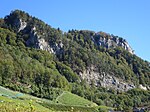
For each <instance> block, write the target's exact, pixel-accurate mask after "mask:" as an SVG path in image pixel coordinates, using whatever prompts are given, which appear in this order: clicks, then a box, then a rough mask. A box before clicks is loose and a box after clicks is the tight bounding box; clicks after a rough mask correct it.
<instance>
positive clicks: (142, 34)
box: [0, 0, 150, 62]
mask: <svg viewBox="0 0 150 112" xmlns="http://www.w3.org/2000/svg"><path fill="white" fill-rule="evenodd" d="M15 9H19V10H23V11H25V12H27V13H29V14H30V15H32V16H35V17H37V18H39V19H41V20H43V21H44V22H46V23H47V24H49V25H51V26H52V27H54V28H58V27H59V28H60V29H61V30H62V31H64V32H66V31H68V30H69V29H77V30H92V31H95V32H98V31H104V32H107V33H110V34H114V35H117V36H120V37H122V38H124V39H126V40H127V41H128V43H129V44H130V46H131V47H132V48H133V50H134V51H135V54H136V55H137V56H139V57H141V58H142V59H144V60H147V61H149V62H150V38H149V34H150V0H2V1H1V3H0V17H1V18H2V17H4V16H6V15H8V14H10V12H11V11H12V10H15Z"/></svg>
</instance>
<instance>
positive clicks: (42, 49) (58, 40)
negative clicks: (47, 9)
mask: <svg viewBox="0 0 150 112" xmlns="http://www.w3.org/2000/svg"><path fill="white" fill-rule="evenodd" d="M0 27H1V28H0V42H1V44H0V54H1V55H0V73H1V74H0V85H2V86H5V87H9V88H11V89H14V90H18V91H21V92H25V93H29V94H31V95H34V96H38V97H44V98H48V99H51V100H52V99H53V97H54V93H55V92H56V91H55V88H60V90H65V91H70V92H72V93H75V94H77V95H79V96H82V97H84V98H86V99H89V100H92V101H94V102H95V103H97V104H105V105H108V106H114V105H115V104H116V103H117V104H118V105H121V106H122V107H124V108H125V107H129V106H133V105H137V104H135V103H134V104H126V103H125V102H126V101H123V102H124V103H121V102H122V101H121V102H118V97H121V98H122V97H123V96H121V95H120V96H115V94H120V93H122V92H125V94H124V96H125V97H126V98H127V99H128V100H129V99H130V97H131V96H132V95H129V96H128V94H130V93H132V91H135V93H136V92H137V91H139V90H137V89H138V88H140V89H143V90H146V91H149V90H150V63H149V62H147V61H144V60H142V59H141V58H139V57H138V56H136V55H135V54H134V51H133V50H132V48H131V47H130V45H129V44H128V42H127V41H126V40H125V39H123V38H122V37H118V36H114V35H113V34H108V33H105V32H102V31H100V32H94V31H89V30H73V29H72V30H69V31H68V32H63V31H61V30H60V28H57V29H55V28H52V27H51V26H50V25H48V24H45V23H44V22H43V21H41V20H40V19H38V18H36V17H32V16H30V15H29V14H28V13H25V12H24V11H20V10H15V11H12V12H11V13H10V15H7V16H6V17H4V18H1V19H0ZM143 90H141V91H143ZM51 91H54V93H53V92H51ZM56 93H57V92H56ZM104 94H105V95H104ZM142 94H144V93H143V92H142ZM103 95H104V96H103ZM148 95H149V94H147V95H146V96H145V97H144V98H145V102H144V101H143V100H142V98H143V97H142V96H140V94H139V96H138V98H139V99H140V101H139V102H140V103H139V102H138V103H139V104H138V105H140V104H143V103H148V101H147V100H148V98H149V96H148ZM126 98H125V99H126ZM115 99H116V100H115ZM128 100H127V101H128ZM130 100H132V101H131V102H134V98H133V97H132V98H131V99H130ZM107 102H109V104H107Z"/></svg>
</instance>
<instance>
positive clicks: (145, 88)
mask: <svg viewBox="0 0 150 112" xmlns="http://www.w3.org/2000/svg"><path fill="white" fill-rule="evenodd" d="M139 88H140V89H143V90H147V87H144V86H143V85H141V84H140V85H139Z"/></svg>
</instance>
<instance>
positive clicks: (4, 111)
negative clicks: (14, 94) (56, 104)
mask: <svg viewBox="0 0 150 112" xmlns="http://www.w3.org/2000/svg"><path fill="white" fill-rule="evenodd" d="M0 112H53V111H52V110H50V109H48V108H45V107H43V106H42V105H40V104H38V103H37V102H35V101H33V100H20V99H14V98H10V97H6V96H0Z"/></svg>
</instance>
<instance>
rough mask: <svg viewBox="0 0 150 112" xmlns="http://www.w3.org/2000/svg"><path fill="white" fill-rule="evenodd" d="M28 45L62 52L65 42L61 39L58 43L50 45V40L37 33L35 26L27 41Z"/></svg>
mask: <svg viewBox="0 0 150 112" xmlns="http://www.w3.org/2000/svg"><path fill="white" fill-rule="evenodd" d="M26 45H27V46H32V47H34V48H37V49H41V50H45V51H48V52H50V53H54V54H57V53H60V52H62V48H63V44H62V42H61V41H60V42H59V43H58V44H57V43H55V44H54V45H50V44H49V43H48V42H46V41H45V39H44V38H42V36H40V35H38V34H37V32H36V28H35V27H33V28H32V29H31V32H30V38H29V39H28V40H27V41H26Z"/></svg>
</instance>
